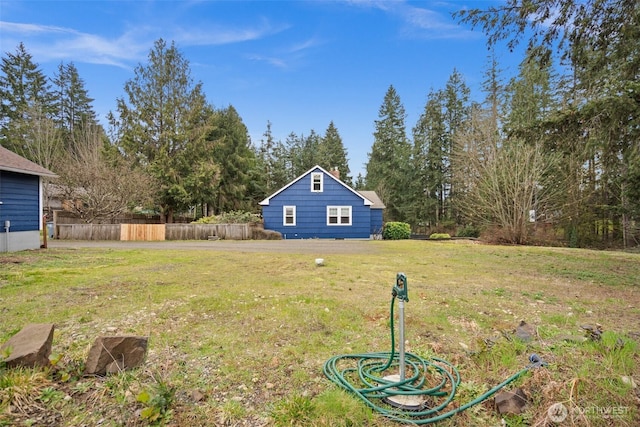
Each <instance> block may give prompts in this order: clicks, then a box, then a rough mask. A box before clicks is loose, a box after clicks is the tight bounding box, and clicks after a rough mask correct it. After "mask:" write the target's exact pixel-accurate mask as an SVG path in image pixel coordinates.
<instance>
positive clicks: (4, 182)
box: [0, 146, 56, 252]
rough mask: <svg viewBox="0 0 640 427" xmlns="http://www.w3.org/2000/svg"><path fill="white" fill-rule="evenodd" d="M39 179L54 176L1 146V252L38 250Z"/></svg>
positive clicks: (40, 186) (40, 203)
mask: <svg viewBox="0 0 640 427" xmlns="http://www.w3.org/2000/svg"><path fill="white" fill-rule="evenodd" d="M42 177H50V178H55V177H56V175H55V174H54V173H53V172H51V171H49V170H48V169H45V168H43V167H42V166H40V165H38V164H36V163H33V162H32V161H30V160H27V159H25V158H24V157H22V156H19V155H17V154H16V153H14V152H12V151H9V150H8V149H6V148H4V147H2V146H0V252H14V251H21V250H25V249H38V248H40V230H42V227H43V224H42V222H43V221H42V200H43V199H42Z"/></svg>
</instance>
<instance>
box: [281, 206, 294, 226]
mask: <svg viewBox="0 0 640 427" xmlns="http://www.w3.org/2000/svg"><path fill="white" fill-rule="evenodd" d="M287 209H293V223H291V224H289V223H287ZM296 223H297V216H296V207H295V206H292V205H287V206H283V207H282V225H283V226H285V227H293V226H295V225H296Z"/></svg>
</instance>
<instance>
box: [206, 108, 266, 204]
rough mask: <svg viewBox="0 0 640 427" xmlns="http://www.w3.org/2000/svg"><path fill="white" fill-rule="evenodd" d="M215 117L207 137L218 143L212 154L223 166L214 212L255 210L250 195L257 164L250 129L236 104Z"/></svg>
mask: <svg viewBox="0 0 640 427" xmlns="http://www.w3.org/2000/svg"><path fill="white" fill-rule="evenodd" d="M215 117H216V120H215V124H214V128H213V129H212V131H211V134H210V135H209V138H208V139H210V140H214V141H216V142H217V143H216V145H215V147H214V149H213V152H212V153H211V154H212V157H213V159H215V161H216V162H217V163H218V164H219V165H220V177H219V179H218V181H217V185H216V187H215V195H214V199H213V200H212V206H213V213H215V214H220V213H222V212H228V211H233V210H253V208H254V207H253V203H252V201H251V200H249V199H248V198H247V189H248V187H249V185H250V175H249V174H250V171H251V170H252V169H253V168H254V167H255V165H254V164H255V156H254V153H253V151H252V150H251V140H250V138H249V131H248V130H247V127H246V126H245V125H244V123H243V122H242V119H241V118H240V116H239V115H238V112H237V111H236V109H235V108H234V107H233V106H229V107H227V108H225V109H222V110H219V111H217V112H216V115H215Z"/></svg>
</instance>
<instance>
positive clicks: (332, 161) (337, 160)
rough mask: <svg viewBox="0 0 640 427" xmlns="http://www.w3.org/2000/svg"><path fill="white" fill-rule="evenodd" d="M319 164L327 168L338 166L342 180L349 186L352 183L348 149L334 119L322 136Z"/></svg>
mask: <svg viewBox="0 0 640 427" xmlns="http://www.w3.org/2000/svg"><path fill="white" fill-rule="evenodd" d="M318 164H319V165H320V166H322V167H323V168H325V169H327V170H331V169H333V168H338V171H339V172H340V180H342V182H344V183H345V184H347V185H349V186H351V185H352V179H351V176H350V173H351V170H350V169H349V162H348V160H347V150H346V149H345V147H344V144H343V143H342V138H341V137H340V133H339V132H338V129H337V128H336V126H335V125H334V123H333V121H331V122H330V123H329V126H328V127H327V130H326V131H325V133H324V137H323V138H322V142H321V144H320V149H319V152H318Z"/></svg>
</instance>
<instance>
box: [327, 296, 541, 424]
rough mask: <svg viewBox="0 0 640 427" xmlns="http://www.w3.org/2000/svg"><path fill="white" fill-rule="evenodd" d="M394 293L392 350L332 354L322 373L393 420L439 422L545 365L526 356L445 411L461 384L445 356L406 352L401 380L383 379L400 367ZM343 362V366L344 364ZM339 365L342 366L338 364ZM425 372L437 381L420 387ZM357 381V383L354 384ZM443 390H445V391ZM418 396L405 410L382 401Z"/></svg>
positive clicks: (414, 422)
mask: <svg viewBox="0 0 640 427" xmlns="http://www.w3.org/2000/svg"><path fill="white" fill-rule="evenodd" d="M395 298H396V297H395V295H394V296H393V298H392V299H391V310H390V311H391V322H390V324H391V352H379V353H362V354H343V355H338V356H334V357H332V358H331V359H329V360H327V361H326V362H325V364H324V367H323V371H324V374H325V376H326V377H327V378H328V379H329V380H331V381H333V382H334V383H336V384H337V385H338V386H340V387H342V388H344V389H345V390H347V391H349V392H351V393H353V394H355V395H356V396H358V397H359V398H360V399H361V400H362V401H363V402H364V403H365V404H366V405H367V406H369V407H370V408H372V409H373V410H375V411H376V412H379V413H380V414H382V415H384V416H385V417H387V418H389V419H392V420H394V421H398V422H403V423H408V424H413V425H425V424H430V423H435V422H438V421H442V420H444V419H446V418H449V417H452V416H453V415H455V414H457V413H459V412H462V411H464V410H466V409H468V408H470V407H472V406H474V405H477V404H478V403H481V402H483V401H485V400H487V399H488V398H490V397H491V396H493V395H494V394H495V393H496V392H498V391H499V390H500V389H501V388H503V387H504V386H506V385H507V384H509V383H511V382H513V381H515V380H516V379H518V378H519V377H520V376H522V375H523V374H524V373H526V372H527V371H529V369H531V368H535V367H540V366H545V365H546V363H544V362H543V361H542V360H541V359H540V358H539V357H538V356H537V355H535V354H532V355H531V356H530V357H529V361H530V362H531V363H530V364H529V365H528V366H527V367H526V368H524V369H522V370H521V371H519V372H517V373H515V374H513V375H511V376H510V377H509V378H507V379H506V380H504V381H503V382H501V383H500V384H498V385H496V386H495V387H493V388H492V389H491V390H489V391H487V392H485V393H483V394H482V395H480V396H478V397H476V398H475V399H473V400H472V401H470V402H468V403H466V404H464V405H461V406H458V407H457V408H454V409H451V410H449V411H446V412H443V411H445V410H446V407H447V406H448V405H449V403H451V401H452V400H453V399H454V397H455V394H456V390H457V388H458V386H459V385H460V373H459V372H458V370H457V369H456V368H455V367H454V366H453V365H451V364H450V363H449V362H447V361H446V360H444V359H440V358H437V357H432V358H429V359H428V360H427V359H423V358H421V357H420V356H417V355H415V354H412V353H406V354H405V366H406V375H405V379H404V381H398V382H393V381H390V380H389V379H388V378H387V379H385V378H383V375H382V373H383V372H384V371H386V370H387V369H390V368H396V367H398V366H399V361H398V355H397V354H396V353H395V333H394V327H393V311H394V310H393V307H394V302H395ZM345 365H346V367H345ZM341 366H342V367H341ZM427 373H429V374H431V375H433V376H434V377H437V378H438V381H439V383H438V384H437V385H435V386H434V387H431V388H423V387H424V386H425V384H426V383H427ZM354 383H358V386H356V385H354ZM445 390H446V391H445ZM400 395H407V396H420V397H421V399H422V400H424V402H425V404H424V405H422V407H420V408H418V409H416V410H407V409H403V408H401V407H400V408H398V407H394V406H392V405H389V404H384V402H385V398H388V397H391V396H400Z"/></svg>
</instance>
